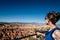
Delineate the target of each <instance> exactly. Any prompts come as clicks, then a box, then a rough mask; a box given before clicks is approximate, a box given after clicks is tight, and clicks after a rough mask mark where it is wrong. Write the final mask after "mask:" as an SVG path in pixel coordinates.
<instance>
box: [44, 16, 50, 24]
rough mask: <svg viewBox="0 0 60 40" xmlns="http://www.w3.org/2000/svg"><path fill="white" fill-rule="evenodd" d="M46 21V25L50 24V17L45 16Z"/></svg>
mask: <svg viewBox="0 0 60 40" xmlns="http://www.w3.org/2000/svg"><path fill="white" fill-rule="evenodd" d="M45 23H46V25H49V19H48V18H47V17H46V18H45Z"/></svg>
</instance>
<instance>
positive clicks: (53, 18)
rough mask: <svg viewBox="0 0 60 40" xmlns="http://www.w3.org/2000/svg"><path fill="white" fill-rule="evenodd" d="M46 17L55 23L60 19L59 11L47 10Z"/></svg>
mask: <svg viewBox="0 0 60 40" xmlns="http://www.w3.org/2000/svg"><path fill="white" fill-rule="evenodd" d="M46 17H47V18H48V19H49V20H50V21H51V22H52V23H53V24H55V23H56V22H57V21H58V20H59V19H60V13H59V12H54V11H53V12H48V13H47V15H46Z"/></svg>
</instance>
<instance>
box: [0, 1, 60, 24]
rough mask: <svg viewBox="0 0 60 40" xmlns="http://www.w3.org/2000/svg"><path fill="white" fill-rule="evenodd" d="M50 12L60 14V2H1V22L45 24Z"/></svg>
mask: <svg viewBox="0 0 60 40" xmlns="http://www.w3.org/2000/svg"><path fill="white" fill-rule="evenodd" d="M50 11H56V12H60V0H0V22H35V23H45V16H46V14H47V13H48V12H50ZM59 22H60V21H59ZM59 22H58V23H59ZM59 24H60V23H59Z"/></svg>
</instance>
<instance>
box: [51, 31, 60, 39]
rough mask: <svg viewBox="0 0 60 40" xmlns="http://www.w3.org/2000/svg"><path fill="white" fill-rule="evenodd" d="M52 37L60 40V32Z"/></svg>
mask: <svg viewBox="0 0 60 40" xmlns="http://www.w3.org/2000/svg"><path fill="white" fill-rule="evenodd" d="M52 36H53V38H54V39H57V40H60V30H55V31H54V33H53V35H52Z"/></svg>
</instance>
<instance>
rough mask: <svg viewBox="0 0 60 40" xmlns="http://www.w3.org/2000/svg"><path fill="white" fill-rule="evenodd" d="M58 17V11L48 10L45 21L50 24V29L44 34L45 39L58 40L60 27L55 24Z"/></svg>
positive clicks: (59, 16)
mask: <svg viewBox="0 0 60 40" xmlns="http://www.w3.org/2000/svg"><path fill="white" fill-rule="evenodd" d="M59 19H60V13H58V12H49V13H48V14H47V15H46V17H45V21H46V24H47V25H49V26H50V30H49V31H48V32H47V33H46V34H45V40H60V29H59V28H58V27H57V26H56V22H57V21H58V20H59Z"/></svg>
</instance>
